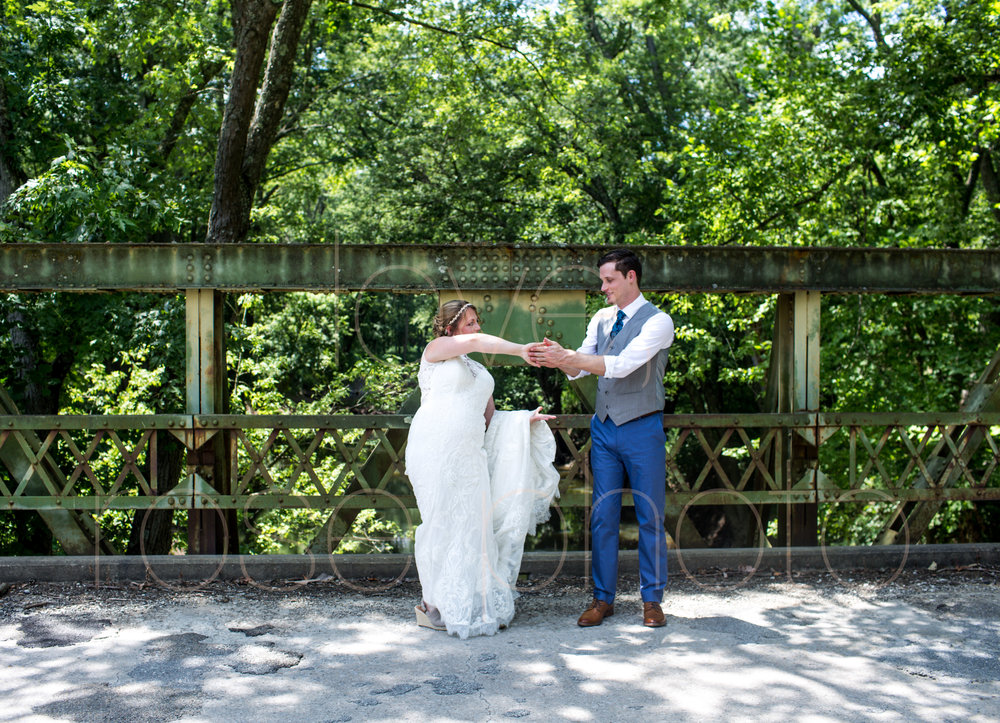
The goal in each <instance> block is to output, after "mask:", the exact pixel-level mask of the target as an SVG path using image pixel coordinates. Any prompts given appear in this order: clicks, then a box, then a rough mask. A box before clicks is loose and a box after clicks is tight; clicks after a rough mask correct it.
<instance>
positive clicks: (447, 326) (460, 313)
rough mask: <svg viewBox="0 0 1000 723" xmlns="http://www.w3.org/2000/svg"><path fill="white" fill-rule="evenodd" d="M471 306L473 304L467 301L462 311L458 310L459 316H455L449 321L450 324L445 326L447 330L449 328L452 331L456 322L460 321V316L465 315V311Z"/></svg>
mask: <svg viewBox="0 0 1000 723" xmlns="http://www.w3.org/2000/svg"><path fill="white" fill-rule="evenodd" d="M470 306H472V304H471V303H470V302H468V301H466V302H465V306H463V307H462V308H461V309H459V310H458V313H457V314H455V315H454V316H453V317H451V321H449V322H448V323H447V324H445V328H448V329H450V328H451V325H452V324H454V323H455V322H456V321H458V318H459V317H460V316H461V315H462V314H464V313H465V310H466V309H468V308H469V307H470Z"/></svg>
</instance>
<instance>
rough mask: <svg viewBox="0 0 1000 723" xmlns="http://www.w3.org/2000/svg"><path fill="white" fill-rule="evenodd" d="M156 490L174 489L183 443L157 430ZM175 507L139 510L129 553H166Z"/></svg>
mask: <svg viewBox="0 0 1000 723" xmlns="http://www.w3.org/2000/svg"><path fill="white" fill-rule="evenodd" d="M157 435H158V437H157V440H156V441H157V450H158V451H157V458H156V479H157V492H159V493H160V494H163V493H164V492H166V491H168V490H170V489H173V488H174V487H176V486H177V483H178V482H179V481H180V478H181V472H182V471H183V470H184V453H185V449H184V445H182V444H181V443H180V442H178V441H177V440H176V439H174V437H172V436H171V435H169V434H166V433H164V432H157ZM173 528H174V511H173V510H150V511H149V512H143V511H142V510H138V511H137V512H136V513H135V517H134V518H133V520H132V528H131V530H130V531H129V536H128V548H127V549H126V554H128V555H168V554H170V547H171V543H172V542H173Z"/></svg>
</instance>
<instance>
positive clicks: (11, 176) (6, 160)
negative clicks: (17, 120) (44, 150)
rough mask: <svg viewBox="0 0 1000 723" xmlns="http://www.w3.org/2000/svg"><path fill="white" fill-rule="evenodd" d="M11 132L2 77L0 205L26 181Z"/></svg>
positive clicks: (0, 90) (0, 77) (0, 83)
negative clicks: (13, 146)
mask: <svg viewBox="0 0 1000 723" xmlns="http://www.w3.org/2000/svg"><path fill="white" fill-rule="evenodd" d="M11 131H12V125H11V121H10V116H9V115H8V114H7V88H6V86H5V85H4V82H3V77H2V76H0V205H3V203H4V201H6V200H7V198H8V197H9V196H10V194H12V193H13V192H14V191H15V190H17V188H18V186H20V185H21V184H22V183H24V182H25V180H26V179H25V177H24V174H23V173H21V169H20V167H19V165H18V164H17V162H16V161H15V160H14V157H13V153H12V151H11Z"/></svg>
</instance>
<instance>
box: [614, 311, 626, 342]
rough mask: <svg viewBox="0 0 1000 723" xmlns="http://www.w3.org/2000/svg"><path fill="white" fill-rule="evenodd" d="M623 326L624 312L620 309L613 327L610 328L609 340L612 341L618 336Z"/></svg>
mask: <svg viewBox="0 0 1000 723" xmlns="http://www.w3.org/2000/svg"><path fill="white" fill-rule="evenodd" d="M623 326H625V312H624V311H622V310H621V309H619V310H618V318H617V319H615V325H614V326H612V327H611V338H612V339H614V338H615V337H616V336H618V332H619V331H621V330H622V327H623Z"/></svg>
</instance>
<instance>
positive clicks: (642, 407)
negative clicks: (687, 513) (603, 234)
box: [529, 249, 674, 628]
mask: <svg viewBox="0 0 1000 723" xmlns="http://www.w3.org/2000/svg"><path fill="white" fill-rule="evenodd" d="M597 266H598V271H599V273H600V277H601V293H603V294H604V296H605V298H606V299H607V302H608V304H609V306H608V308H605V309H602V310H601V311H599V312H597V314H595V315H594V318H593V319H591V320H590V323H589V324H588V325H587V336H586V338H585V339H584V340H583V345H582V346H581V347H580V348H579V349H578V350H577V351H571V350H569V349H564V348H563V347H562V346H560V345H559V344H557V343H555V342H553V341H551V340H549V339H545V340H544V341H542V342H540V343H537V344H534V345H532V346H531V347H530V348H529V355H530V358H531V359H532V361H533V362H535V363H538V364H540V365H542V366H547V367H556V368H558V369H561V370H562V371H563V372H565V373H566V374H567V375H568V376H569V378H570V379H577V378H579V377H582V376H584V375H585V374H597V375H599V376H600V379H598V382H597V401H596V404H595V410H594V417H593V419H591V422H590V432H591V452H590V466H591V469H592V470H593V473H594V491H593V501H592V505H591V516H590V529H591V535H592V543H591V544H592V548H593V563H592V573H593V578H594V599H593V601H591V603H590V607H588V608H587V609H586V610H585V611H584V613H583V614H582V615H581V616H580V619H579V620H577V624H578V625H580V626H581V627H591V626H594V625H600V624H601V623H602V622H603V621H604V618H606V617H609V616H610V615H612V614H614V601H615V587H616V584H617V580H618V528H619V525H620V523H621V499H622V492H623V490H624V488H625V480H626V478H627V479H628V485H629V487H631V489H632V497H633V500H634V502H635V512H636V517H637V518H638V521H639V592H640V593H641V595H642V602H643V610H642V619H643V620H642V622H643V625H646V626H647V627H651V628H658V627H660V626H662V625H663V624H664V617H663V610H662V609H661V607H660V603H661V602H662V600H663V588H664V586H665V585H666V582H667V542H666V536H665V534H664V531H663V507H664V502H665V496H666V439H665V436H664V432H663V402H664V399H663V371H664V368H665V367H666V363H667V350H668V348H669V347H670V345H671V344H672V343H673V341H674V322H673V321H672V320H671V318H670V317H669V316H668V315H667V314H665V313H663V312H662V311H660V310H659V309H657V308H656V307H655V306H653V305H652V304H651V303H649V302H648V301H646V299H645V298H644V297H643V295H642V292H641V291H640V290H639V283H640V281H641V280H642V264H641V262H640V261H639V258H638V257H637V256H636V255H635V254H634V253H633V252H632V251H629V250H627V249H618V250H616V251H611V252H610V253H607V254H605V255H604V256H602V257H601V259H600V260H599V261H598V262H597Z"/></svg>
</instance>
